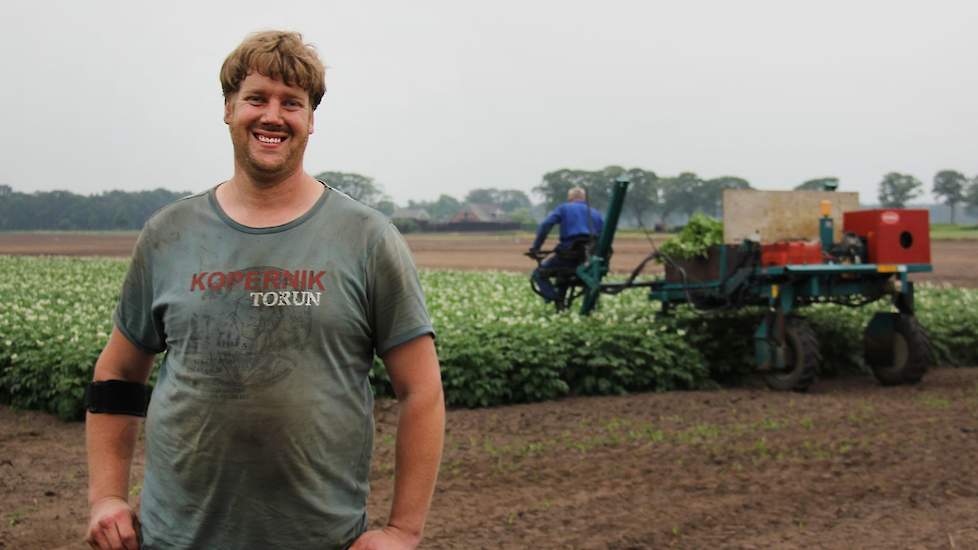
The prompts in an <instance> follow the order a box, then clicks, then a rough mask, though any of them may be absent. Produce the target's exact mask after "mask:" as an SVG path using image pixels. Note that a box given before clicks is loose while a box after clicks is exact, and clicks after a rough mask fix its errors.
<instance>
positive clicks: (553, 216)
mask: <svg viewBox="0 0 978 550" xmlns="http://www.w3.org/2000/svg"><path fill="white" fill-rule="evenodd" d="M558 223H560V207H559V206H558V207H557V208H554V211H553V212H551V213H550V214H549V215H548V216H547V217H546V218H545V219H544V220H543V221H542V222H540V227H539V229H537V238H536V239H534V241H533V245H532V246H531V247H530V250H540V247H541V246H543V241H545V240H547V235H548V234H549V233H550V229H551V228H552V227H553V226H554V225H556V224H558Z"/></svg>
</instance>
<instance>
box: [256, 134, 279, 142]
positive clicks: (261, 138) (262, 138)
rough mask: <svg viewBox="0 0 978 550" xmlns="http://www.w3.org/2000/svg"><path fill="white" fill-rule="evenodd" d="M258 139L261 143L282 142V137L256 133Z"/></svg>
mask: <svg viewBox="0 0 978 550" xmlns="http://www.w3.org/2000/svg"><path fill="white" fill-rule="evenodd" d="M258 141H260V142H262V143H282V138H280V137H268V136H262V135H258Z"/></svg>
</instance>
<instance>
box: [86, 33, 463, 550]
mask: <svg viewBox="0 0 978 550" xmlns="http://www.w3.org/2000/svg"><path fill="white" fill-rule="evenodd" d="M324 75H325V71H324V68H323V64H322V62H321V61H320V60H319V58H318V56H317V55H316V53H315V51H314V50H313V49H312V48H311V47H310V46H308V45H307V44H304V43H303V41H302V37H301V36H300V35H298V34H296V33H286V32H276V31H269V32H262V33H257V34H254V35H251V36H249V37H248V38H247V39H246V40H245V41H244V42H243V43H242V44H241V45H240V46H239V47H238V48H237V49H236V50H234V52H232V53H231V55H230V56H228V58H227V60H225V62H224V66H223V67H222V69H221V74H220V78H221V86H222V88H223V91H224V122H225V123H226V124H227V125H228V128H229V131H230V135H231V142H232V144H233V146H234V174H233V175H232V177H231V178H230V179H229V180H228V181H225V182H223V183H221V184H218V185H217V186H215V187H214V188H212V189H210V190H208V191H206V192H203V193H200V194H198V195H193V196H190V197H187V198H185V199H182V200H180V201H178V202H177V203H174V204H172V205H170V206H167V207H166V208H163V209H162V210H160V211H159V212H157V213H156V214H155V215H154V216H153V217H152V218H151V219H150V220H149V221H148V222H147V223H146V226H145V227H144V229H143V232H142V234H141V235H140V237H139V241H138V242H137V244H136V248H135V250H134V252H133V259H132V263H131V265H130V268H129V272H128V274H127V276H126V280H125V282H124V284H123V288H122V293H121V297H120V299H119V304H118V307H117V309H116V312H115V318H114V320H115V329H114V330H113V332H112V334H111V335H110V337H109V342H108V344H107V345H106V347H105V349H104V350H103V352H102V354H101V355H100V357H99V359H98V361H97V363H96V367H95V377H94V381H93V383H92V384H91V385H90V387H89V388H88V391H87V393H86V402H87V407H88V411H89V412H88V415H87V426H86V434H87V441H88V454H89V472H90V483H89V498H90V504H91V519H90V522H89V526H88V534H87V539H86V540H87V541H88V543H89V545H90V546H92V547H93V548H98V549H102V550H108V549H113V550H114V549H127V550H132V549H136V548H143V549H191V548H194V549H198V548H207V549H238V548H242V549H248V548H276V549H290V548H295V549H300V548H301V549H306V548H347V547H351V546H352V548H355V549H361V550H363V549H374V548H413V547H415V546H416V545H417V544H418V542H419V541H420V539H421V534H422V530H423V528H424V523H425V518H426V515H427V512H428V509H429V506H430V502H431V497H432V493H433V490H434V483H435V479H436V477H437V471H438V463H439V461H440V457H441V449H442V440H443V433H444V399H443V396H442V387H441V379H440V374H439V367H438V359H437V356H436V354H435V348H434V344H433V331H432V327H431V322H430V320H429V317H428V314H427V312H426V310H425V305H424V297H423V295H422V292H421V288H420V285H419V284H418V278H417V273H416V271H415V268H414V264H413V262H412V259H411V256H410V253H409V251H408V250H407V247H406V246H405V244H404V241H403V239H402V238H401V237H400V235H399V234H398V233H397V231H396V230H395V229H394V228H393V226H392V225H391V224H390V223H389V221H388V220H387V219H386V218H385V217H384V216H383V215H381V214H379V213H377V212H375V211H373V210H371V209H369V208H367V207H364V206H363V205H360V204H359V203H357V202H355V201H354V200H352V199H350V198H349V197H347V196H346V195H344V194H342V193H340V192H337V191H334V190H332V189H331V188H329V187H328V185H327V183H328V182H320V181H317V180H316V179H314V178H312V177H311V176H309V175H308V174H307V173H306V172H305V170H304V169H303V155H304V153H305V149H306V145H307V143H308V140H309V136H310V135H311V134H312V133H313V128H314V124H313V123H314V116H313V113H314V112H315V110H316V107H318V105H319V102H320V100H321V99H322V97H323V94H324V93H325V76H324ZM162 352H166V355H165V356H164V359H163V362H162V367H161V369H160V373H159V377H158V381H157V383H156V386H155V388H154V389H153V392H152V400H148V397H147V396H148V391H147V389H146V386H145V384H146V382H147V380H148V377H149V374H150V372H151V370H152V367H153V363H154V357H155V356H156V354H158V353H162ZM375 354H376V355H377V356H380V357H381V358H382V360H383V361H384V364H385V365H386V367H387V371H388V373H389V375H390V379H391V383H392V385H393V387H394V391H395V393H396V394H397V396H398V400H399V402H400V417H399V421H398V433H397V440H396V451H395V456H396V459H395V460H396V464H395V472H396V475H395V483H394V497H393V502H392V505H391V511H390V515H389V518H388V520H387V522H386V525H385V526H384V527H383V528H381V529H376V530H370V531H368V530H367V529H366V527H367V516H366V499H367V493H368V492H369V482H368V473H369V470H370V457H371V452H372V446H373V417H372V410H373V397H372V393H371V389H370V384H369V380H368V374H369V372H370V368H371V365H372V363H373V357H374V355H375ZM147 401H149V403H148V404H147ZM144 415H145V416H146V466H145V479H144V481H143V486H142V493H141V504H140V511H139V520H138V521H137V519H136V516H135V514H134V512H133V510H132V508H131V507H130V505H129V502H128V495H129V493H130V489H129V471H130V465H131V462H132V457H133V449H134V446H135V440H136V433H137V431H138V424H137V419H138V417H140V416H144Z"/></svg>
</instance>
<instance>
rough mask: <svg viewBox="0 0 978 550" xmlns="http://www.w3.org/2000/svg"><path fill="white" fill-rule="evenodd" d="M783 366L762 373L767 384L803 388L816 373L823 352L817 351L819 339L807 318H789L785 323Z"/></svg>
mask: <svg viewBox="0 0 978 550" xmlns="http://www.w3.org/2000/svg"><path fill="white" fill-rule="evenodd" d="M784 340H785V346H786V347H787V348H788V349H787V353H786V355H785V362H786V363H787V364H786V368H785V370H783V371H778V372H769V373H767V374H765V375H764V381H765V382H766V383H767V385H768V387H769V388H771V389H774V390H780V391H799V392H802V391H805V390H807V389H808V387H809V386H811V385H812V383H813V382H815V378H816V377H817V376H818V365H819V363H820V362H821V361H822V355H821V353H820V352H819V350H818V338H817V337H816V336H815V331H814V330H812V327H811V325H809V324H808V321H806V320H805V319H803V318H801V317H789V318H787V319H785V324H784Z"/></svg>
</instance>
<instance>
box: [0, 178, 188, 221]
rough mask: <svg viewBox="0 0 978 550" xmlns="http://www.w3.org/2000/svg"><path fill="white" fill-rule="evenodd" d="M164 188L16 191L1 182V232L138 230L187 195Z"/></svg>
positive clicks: (186, 193)
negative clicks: (85, 192) (94, 191)
mask: <svg viewBox="0 0 978 550" xmlns="http://www.w3.org/2000/svg"><path fill="white" fill-rule="evenodd" d="M189 194H190V193H188V192H182V193H181V192H174V191H168V190H166V189H154V190H152V191H138V192H126V191H108V192H105V193H99V194H97V195H90V196H86V195H76V194H75V193H71V192H70V191H45V192H41V191H39V192H35V193H19V192H17V191H14V190H13V189H12V188H11V187H10V186H9V185H0V231H4V230H6V231H9V230H21V231H39V230H52V229H53V230H111V229H140V228H142V227H143V223H145V222H146V220H147V219H148V218H149V217H150V216H151V215H153V213H154V212H156V211H157V210H159V209H160V208H161V207H163V206H165V205H167V204H169V203H171V202H173V201H175V200H177V199H179V198H181V197H185V196H187V195H189Z"/></svg>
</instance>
